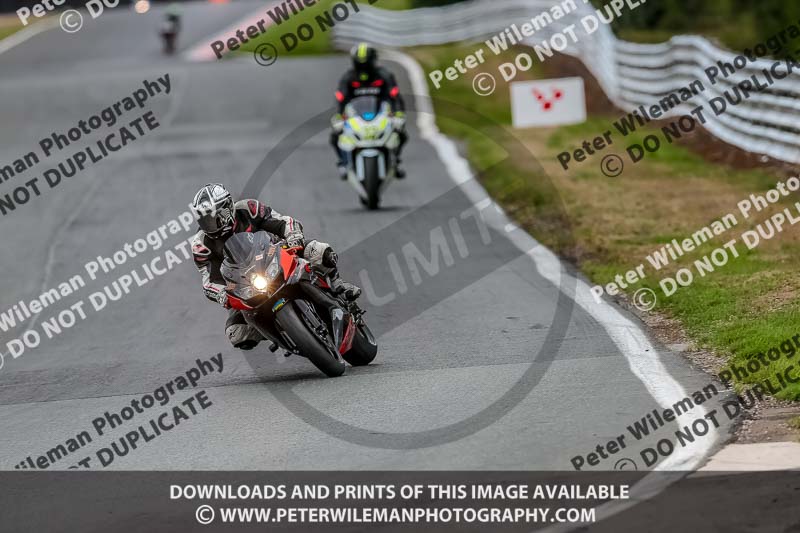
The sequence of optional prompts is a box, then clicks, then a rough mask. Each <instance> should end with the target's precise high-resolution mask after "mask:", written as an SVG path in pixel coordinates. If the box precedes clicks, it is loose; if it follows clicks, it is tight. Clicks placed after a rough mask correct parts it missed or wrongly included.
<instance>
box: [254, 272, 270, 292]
mask: <svg viewBox="0 0 800 533" xmlns="http://www.w3.org/2000/svg"><path fill="white" fill-rule="evenodd" d="M250 281H251V283H252V284H253V288H254V289H255V290H257V291H262V292H263V291H266V290H267V286H268V285H269V282H268V281H267V278H265V277H264V276H262V275H261V274H256V275H255V276H253V279H251V280H250Z"/></svg>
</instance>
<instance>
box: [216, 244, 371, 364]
mask: <svg viewBox="0 0 800 533" xmlns="http://www.w3.org/2000/svg"><path fill="white" fill-rule="evenodd" d="M301 250H302V248H290V247H288V246H287V245H286V243H285V242H283V241H280V242H277V243H275V242H273V241H272V239H271V238H270V235H269V234H268V233H266V232H264V231H259V232H256V233H237V234H235V235H233V236H231V237H230V238H229V239H228V240H227V242H226V243H225V259H224V261H223V263H222V267H221V272H222V276H223V277H224V278H225V280H226V281H227V288H226V292H227V294H228V302H229V304H230V306H231V308H233V309H238V310H240V311H242V314H243V315H244V318H245V320H246V321H247V323H248V324H250V325H251V326H253V327H255V328H256V329H257V330H258V331H259V332H260V333H261V334H262V335H263V336H264V338H265V339H268V340H270V341H272V345H271V346H270V350H271V351H273V352H274V351H276V350H278V348H283V349H284V350H286V352H288V353H287V356H288V355H290V354H296V355H300V356H303V357H305V358H307V359H308V360H309V361H311V363H313V364H314V366H316V367H317V368H319V369H320V370H321V371H322V372H324V373H325V374H326V375H327V376H330V377H335V376H340V375H342V374H343V373H344V371H345V363H344V362H345V361H347V362H348V363H350V364H351V365H352V366H362V365H368V364H369V363H371V362H372V360H373V359H375V355H376V354H377V353H378V344H377V343H376V341H375V337H374V336H373V335H372V332H371V331H370V329H369V327H368V326H367V324H366V322H364V313H365V311H363V310H362V309H361V308H360V307H359V306H358V304H356V303H355V302H349V301H346V300H345V299H344V298H341V297H338V296H336V295H335V294H333V292H332V291H331V290H330V285H329V283H328V280H326V279H324V278H323V277H322V276H320V275H318V274H317V273H316V272H315V271H314V270H313V269H312V268H311V266H310V264H309V263H308V261H306V260H305V259H302V258H301V257H299V256H298V255H297V253H298V252H299V251H301Z"/></svg>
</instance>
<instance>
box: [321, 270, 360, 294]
mask: <svg viewBox="0 0 800 533" xmlns="http://www.w3.org/2000/svg"><path fill="white" fill-rule="evenodd" d="M328 278H329V279H330V280H331V291H333V293H334V294H336V295H339V294H341V295H342V296H344V298H345V299H346V300H349V301H351V302H352V301H355V300H356V299H358V297H359V296H361V287H359V286H357V285H353V284H352V283H348V282H346V281H344V280H343V279H342V277H341V276H340V275H339V271H338V270H334V271H333V272H331V273H330V274H328Z"/></svg>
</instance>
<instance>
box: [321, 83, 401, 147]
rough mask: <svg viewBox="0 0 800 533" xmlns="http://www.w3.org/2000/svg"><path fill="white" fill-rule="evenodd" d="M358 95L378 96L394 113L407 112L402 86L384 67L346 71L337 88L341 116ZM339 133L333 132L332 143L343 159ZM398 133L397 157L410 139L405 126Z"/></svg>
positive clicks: (338, 109) (397, 114) (398, 115)
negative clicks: (401, 91) (401, 94)
mask: <svg viewBox="0 0 800 533" xmlns="http://www.w3.org/2000/svg"><path fill="white" fill-rule="evenodd" d="M357 96H377V97H378V98H379V99H380V100H381V101H387V102H389V105H390V106H391V108H392V113H394V115H395V116H397V117H402V116H403V115H404V114H405V111H406V106H405V102H403V97H402V96H400V88H399V87H398V85H397V81H396V80H395V79H394V75H393V74H392V73H391V72H389V71H388V70H386V69H385V68H383V67H376V68H375V69H373V70H371V71H360V72H356V70H355V69H350V70H348V71H347V72H345V73H344V76H342V79H341V80H339V87H338V89H337V90H336V102H337V104H338V107H337V113H338V115H339V116H341V115H342V113H344V108H345V106H346V105H347V103H348V102H349V101H350V100H352V99H353V98H355V97H357ZM339 133H340V132H338V131H336V130H334V131H332V132H331V137H330V143H331V146H332V147H333V149H334V151H335V152H336V156H337V157H338V158H339V160H340V161H343V159H344V158H343V157H342V154H341V153H340V151H339V146H338V142H339ZM397 134H398V136H399V137H400V145H399V146H398V147H397V157H398V158H399V157H400V152H402V150H403V145H404V144H405V143H406V141H407V140H408V134H407V133H406V130H405V128H403V129H401V130H399V131H398V132H397Z"/></svg>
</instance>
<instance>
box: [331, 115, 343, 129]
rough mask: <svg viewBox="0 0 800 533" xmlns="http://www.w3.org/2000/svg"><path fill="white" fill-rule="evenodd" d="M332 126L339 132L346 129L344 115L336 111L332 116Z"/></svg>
mask: <svg viewBox="0 0 800 533" xmlns="http://www.w3.org/2000/svg"><path fill="white" fill-rule="evenodd" d="M331 128H333V131H335V132H337V133H340V132H341V131H342V130H343V129H344V117H343V116H342V115H341V114H340V113H336V114H335V115H333V116H332V117H331Z"/></svg>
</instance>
